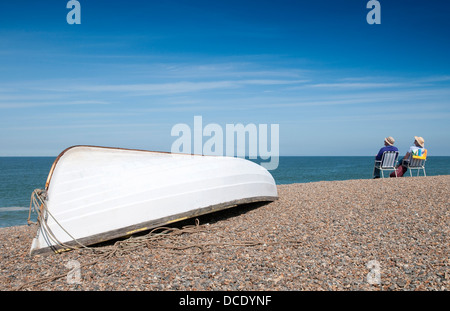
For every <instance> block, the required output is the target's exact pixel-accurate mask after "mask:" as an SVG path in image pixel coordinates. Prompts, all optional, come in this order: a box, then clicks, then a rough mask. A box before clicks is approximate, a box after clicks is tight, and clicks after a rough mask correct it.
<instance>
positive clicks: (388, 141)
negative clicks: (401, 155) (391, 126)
mask: <svg viewBox="0 0 450 311" xmlns="http://www.w3.org/2000/svg"><path fill="white" fill-rule="evenodd" d="M394 143H395V139H394V138H393V137H392V136H389V137H386V138H385V139H384V147H383V148H381V149H380V151H378V154H377V155H376V156H375V159H376V160H377V161H381V158H382V157H383V153H384V152H385V151H398V148H397V147H395V146H394ZM373 176H374V177H373V178H380V169H379V168H377V167H374V171H373Z"/></svg>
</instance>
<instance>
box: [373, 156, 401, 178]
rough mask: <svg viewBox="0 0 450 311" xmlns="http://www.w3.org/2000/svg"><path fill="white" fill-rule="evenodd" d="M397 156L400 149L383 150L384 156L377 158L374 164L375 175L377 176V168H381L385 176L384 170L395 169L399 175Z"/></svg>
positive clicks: (382, 174)
mask: <svg viewBox="0 0 450 311" xmlns="http://www.w3.org/2000/svg"><path fill="white" fill-rule="evenodd" d="M397 158H398V151H385V152H383V156H382V157H381V160H375V164H374V170H373V176H372V177H375V169H379V170H380V172H381V176H382V177H383V178H384V173H383V172H384V171H394V172H395V176H397V169H396V167H395V166H396V164H397Z"/></svg>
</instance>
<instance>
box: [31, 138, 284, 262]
mask: <svg viewBox="0 0 450 311" xmlns="http://www.w3.org/2000/svg"><path fill="white" fill-rule="evenodd" d="M46 193H47V197H46V199H45V205H46V214H45V217H43V218H42V219H41V220H40V223H39V228H38V232H37V235H36V238H34V240H33V243H32V246H31V251H30V252H31V254H36V253H43V252H48V251H54V252H60V251H63V250H66V249H67V247H64V246H63V245H66V246H67V245H72V246H77V245H78V243H81V244H83V245H90V244H95V243H99V242H102V241H105V240H110V239H114V238H117V237H121V236H125V235H129V234H132V233H135V232H139V231H144V230H148V229H151V228H155V227H157V226H161V225H165V224H168V223H171V222H175V221H178V220H181V219H185V218H190V217H195V216H198V215H201V214H205V213H209V212H212V211H217V210H221V209H224V208H228V207H231V206H233V205H237V204H243V203H250V202H258V201H273V200H276V199H277V196H278V195H277V189H276V185H275V181H274V179H273V177H272V175H271V174H270V173H269V172H268V171H267V170H266V169H265V168H263V167H261V166H259V165H257V164H255V163H253V162H251V161H248V160H244V159H240V158H232V157H213V156H199V155H186V154H172V153H163V152H151V151H142V150H129V149H119V148H106V147H95V146H75V147H71V148H68V149H66V150H65V151H63V152H62V153H61V154H60V155H59V156H58V158H57V159H56V160H55V163H54V164H53V166H52V169H51V171H50V174H49V177H48V179H47V183H46ZM44 219H45V224H44V223H43V222H44ZM49 232H50V234H49ZM74 240H76V241H77V242H75V241H74Z"/></svg>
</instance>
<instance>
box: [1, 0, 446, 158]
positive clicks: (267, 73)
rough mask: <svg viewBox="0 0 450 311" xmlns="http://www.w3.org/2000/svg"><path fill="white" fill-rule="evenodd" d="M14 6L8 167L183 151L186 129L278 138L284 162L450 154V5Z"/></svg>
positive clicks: (5, 136) (4, 124)
mask: <svg viewBox="0 0 450 311" xmlns="http://www.w3.org/2000/svg"><path fill="white" fill-rule="evenodd" d="M79 2H80V4H81V24H80V25H69V24H68V23H67V22H66V15H67V13H68V12H69V11H70V10H69V9H67V8H66V4H67V1H65V0H53V1H51V0H41V1H1V2H0V156H10V155H11V156H16V155H17V156H18V155H50V156H56V155H57V154H59V152H60V151H62V150H63V149H65V148H67V147H69V146H72V145H79V144H87V145H101V146H115V147H124V148H139V149H147V150H158V151H170V148H171V145H172V143H173V142H174V141H175V139H176V137H172V136H171V129H172V127H173V126H174V125H175V124H177V123H186V124H189V125H193V120H194V116H202V117H203V123H204V125H206V124H208V123H217V124H219V125H222V126H223V127H224V128H225V125H226V124H237V123H242V124H244V125H245V124H250V123H253V124H279V128H280V141H279V148H280V155H375V154H376V152H377V151H378V149H379V148H380V147H381V146H382V143H383V139H384V137H386V136H393V137H394V138H395V139H396V141H397V143H396V145H397V146H398V147H399V149H400V150H401V152H402V153H403V152H406V150H407V148H408V147H409V145H411V143H412V142H413V137H414V135H417V136H423V137H424V138H425V141H426V147H427V148H428V149H429V151H430V155H447V156H449V155H450V144H449V141H450V122H449V120H450V60H449V55H450V40H449V37H450V33H449V32H450V18H449V16H450V3H449V2H448V1H400V0H389V1H387V0H380V1H379V2H380V4H381V24H379V25H369V24H368V23H367V22H366V15H367V13H368V12H369V11H370V10H369V9H367V8H366V4H367V2H368V1H365V0H346V1H336V0H334V1H301V0H297V1H285V0H277V1H248V0H247V1H242V0H241V1H234V0H226V1H221V0H216V1H195V0H190V1H189V0H185V1H152V0H149V1H124V0H117V1H106V0H105V1H100V0H79Z"/></svg>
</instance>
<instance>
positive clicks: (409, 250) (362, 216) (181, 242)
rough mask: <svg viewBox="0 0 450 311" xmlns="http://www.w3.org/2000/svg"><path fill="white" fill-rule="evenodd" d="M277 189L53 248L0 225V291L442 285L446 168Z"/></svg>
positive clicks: (449, 211)
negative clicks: (154, 227)
mask: <svg viewBox="0 0 450 311" xmlns="http://www.w3.org/2000/svg"><path fill="white" fill-rule="evenodd" d="M277 187H278V195H279V199H278V200H277V201H275V202H271V203H268V204H250V205H245V206H238V207H233V208H230V209H227V210H224V211H221V212H217V213H214V214H210V215H204V216H201V217H198V218H197V219H190V220H186V221H184V222H183V223H179V224H173V225H172V226H171V229H170V230H169V231H168V232H170V233H167V234H159V235H158V236H157V238H149V237H154V236H151V234H149V233H143V234H140V235H137V236H132V237H129V238H127V239H121V240H118V241H111V242H110V243H105V244H104V245H100V246H95V247H90V248H88V249H79V250H73V251H69V252H65V253H61V254H48V255H35V256H30V255H29V249H30V245H31V241H32V239H33V237H34V236H35V234H36V230H37V227H36V226H35V225H30V226H17V227H7V228H0V291H28V290H32V291H135V290H138V291H185V290H187V291H194V290H195V291H217V290H219V291H292V290H294V291H447V290H449V289H450V269H449V266H450V260H449V254H450V247H449V246H450V245H449V227H450V222H449V219H450V202H449V201H450V200H449V198H450V195H449V194H450V176H448V175H446V176H432V177H413V178H411V177H405V178H398V179H394V178H391V179H376V180H346V181H327V182H325V181H322V182H314V183H302V184H289V185H278V186H277ZM183 228H184V229H183ZM153 234H154V233H153ZM120 245H127V247H126V248H122V249H121V248H120Z"/></svg>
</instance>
